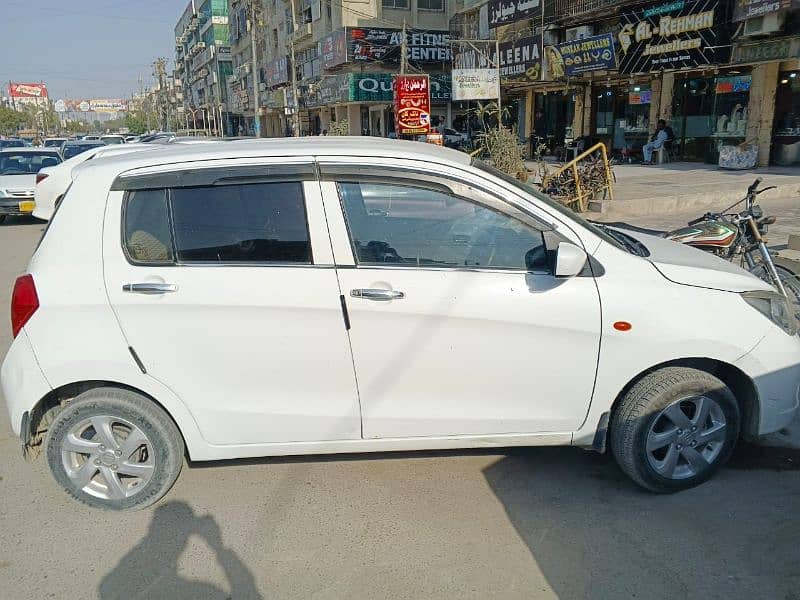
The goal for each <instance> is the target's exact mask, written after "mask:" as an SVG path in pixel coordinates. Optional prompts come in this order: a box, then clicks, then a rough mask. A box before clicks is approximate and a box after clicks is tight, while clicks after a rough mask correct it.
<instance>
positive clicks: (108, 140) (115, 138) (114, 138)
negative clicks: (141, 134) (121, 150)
mask: <svg viewBox="0 0 800 600" xmlns="http://www.w3.org/2000/svg"><path fill="white" fill-rule="evenodd" d="M100 141H101V142H103V143H104V144H108V145H115V144H124V143H125V136H124V135H117V134H109V135H101V136H100Z"/></svg>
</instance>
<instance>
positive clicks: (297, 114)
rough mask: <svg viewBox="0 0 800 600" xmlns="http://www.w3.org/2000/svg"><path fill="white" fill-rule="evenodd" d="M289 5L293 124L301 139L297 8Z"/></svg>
mask: <svg viewBox="0 0 800 600" xmlns="http://www.w3.org/2000/svg"><path fill="white" fill-rule="evenodd" d="M289 3H290V4H291V5H292V37H291V38H290V39H289V50H290V53H291V61H292V64H291V65H289V66H290V67H291V70H292V98H293V104H294V106H293V107H292V123H293V124H294V127H293V129H294V131H293V134H294V137H300V96H299V94H298V92H297V69H296V68H295V65H296V63H295V61H294V38H295V35H297V8H295V5H294V0H289ZM304 25H305V23H304Z"/></svg>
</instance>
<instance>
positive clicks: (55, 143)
mask: <svg viewBox="0 0 800 600" xmlns="http://www.w3.org/2000/svg"><path fill="white" fill-rule="evenodd" d="M63 143H64V140H45V141H44V146H45V148H50V147H51V146H56V147H58V146H61V144H63Z"/></svg>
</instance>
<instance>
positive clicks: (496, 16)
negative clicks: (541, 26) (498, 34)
mask: <svg viewBox="0 0 800 600" xmlns="http://www.w3.org/2000/svg"><path fill="white" fill-rule="evenodd" d="M488 6H489V27H491V28H495V27H500V26H501V25H508V24H509V23H514V22H515V21H520V20H522V19H531V18H534V17H536V16H538V15H541V14H542V4H541V0H489V4H488Z"/></svg>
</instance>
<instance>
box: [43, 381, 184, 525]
mask: <svg viewBox="0 0 800 600" xmlns="http://www.w3.org/2000/svg"><path fill="white" fill-rule="evenodd" d="M183 451H184V446H183V439H182V438H181V435H180V433H179V431H178V428H177V427H176V426H175V423H174V422H173V421H172V419H171V418H170V417H169V415H167V414H166V413H165V412H164V411H163V410H162V409H161V408H160V407H159V406H157V405H156V404H155V403H153V402H152V401H151V400H149V399H148V398H146V397H144V396H141V395H139V394H137V393H134V392H131V391H129V390H122V389H116V388H96V389H93V390H90V391H88V392H85V393H83V394H80V395H79V396H77V397H76V398H75V399H74V400H72V401H71V402H69V403H68V404H67V405H66V407H65V408H64V409H63V410H62V411H61V412H60V413H59V414H58V416H57V417H56V418H55V420H54V422H53V424H52V426H51V427H50V430H49V431H48V434H47V441H46V454H47V462H48V465H49V467H50V471H51V472H52V474H53V477H55V479H56V481H57V482H58V483H59V484H60V485H61V486H62V487H63V488H64V489H65V490H66V491H67V492H68V493H69V494H70V495H71V496H73V497H74V498H76V499H77V500H80V501H81V502H83V503H85V504H88V505H90V506H93V507H95V508H103V509H106V510H137V509H141V508H145V507H146V506H150V505H151V504H153V503H154V502H156V501H158V500H159V499H160V498H161V497H162V496H163V495H164V494H166V493H167V491H169V489H170V488H171V487H172V484H173V483H174V482H175V479H176V478H177V477H178V474H179V473H180V470H181V467H182V465H183Z"/></svg>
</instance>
